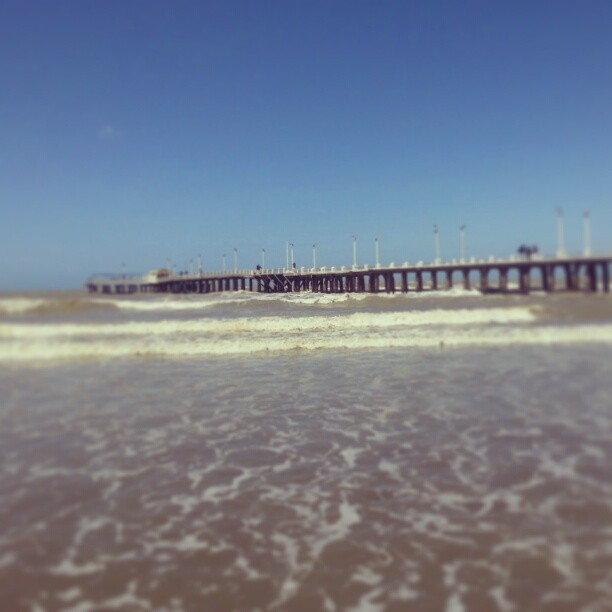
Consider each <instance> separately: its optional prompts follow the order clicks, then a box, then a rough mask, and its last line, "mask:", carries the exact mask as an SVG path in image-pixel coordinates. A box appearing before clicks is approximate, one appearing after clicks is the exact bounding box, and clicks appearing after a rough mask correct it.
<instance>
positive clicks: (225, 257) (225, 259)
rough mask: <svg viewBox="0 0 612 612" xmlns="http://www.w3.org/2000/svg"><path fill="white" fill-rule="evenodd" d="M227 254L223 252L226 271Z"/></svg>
mask: <svg viewBox="0 0 612 612" xmlns="http://www.w3.org/2000/svg"><path fill="white" fill-rule="evenodd" d="M226 264H227V254H226V253H223V272H225V269H226V267H227V265H226Z"/></svg>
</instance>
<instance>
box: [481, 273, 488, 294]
mask: <svg viewBox="0 0 612 612" xmlns="http://www.w3.org/2000/svg"><path fill="white" fill-rule="evenodd" d="M488 290H489V270H488V269H487V268H480V293H486V292H487V291H488Z"/></svg>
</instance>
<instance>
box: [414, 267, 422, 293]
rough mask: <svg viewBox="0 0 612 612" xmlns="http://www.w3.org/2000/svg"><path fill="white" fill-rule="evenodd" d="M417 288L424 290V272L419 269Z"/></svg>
mask: <svg viewBox="0 0 612 612" xmlns="http://www.w3.org/2000/svg"><path fill="white" fill-rule="evenodd" d="M415 276H416V290H417V291H423V273H422V272H421V271H420V270H419V271H418V272H417V273H416V274H415Z"/></svg>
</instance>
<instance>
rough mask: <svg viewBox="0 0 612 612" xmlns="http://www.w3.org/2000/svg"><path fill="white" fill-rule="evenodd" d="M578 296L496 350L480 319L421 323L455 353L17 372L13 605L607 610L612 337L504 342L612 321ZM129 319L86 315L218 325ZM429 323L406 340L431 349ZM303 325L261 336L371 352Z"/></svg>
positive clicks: (5, 379)
mask: <svg viewBox="0 0 612 612" xmlns="http://www.w3.org/2000/svg"><path fill="white" fill-rule="evenodd" d="M460 299H463V298H460ZM486 299H487V298H478V299H477V301H476V303H472V304H471V308H472V310H473V309H474V308H482V307H483V306H482V302H483V300H486ZM389 303H390V302H389V301H385V302H384V304H385V305H384V306H381V309H380V310H381V312H383V311H384V312H386V311H387V310H389V306H388V304H389ZM571 303H572V304H577V305H578V306H572V307H571V308H568V307H567V305H566V304H565V303H564V302H563V300H562V299H561V298H560V299H559V300H557V301H554V300H553V301H548V302H547V301H545V299H543V300H539V301H537V300H536V302H534V303H533V304H530V306H538V308H540V310H541V311H542V310H545V311H546V313H548V314H545V316H544V320H543V321H542V322H540V323H535V327H532V326H533V325H534V323H531V322H529V321H526V322H522V320H519V319H518V318H517V319H516V320H514V319H512V320H510V319H509V322H507V323H502V322H500V321H501V319H500V321H497V322H493V323H483V324H482V325H480V330H481V332H482V333H483V334H492V333H493V332H495V333H497V334H499V336H500V344H499V345H486V346H479V345H477V344H476V345H474V344H470V345H457V346H449V344H448V343H449V342H450V341H451V339H452V338H454V337H455V336H454V335H453V334H459V335H460V336H461V334H464V333H465V325H459V324H455V323H453V324H452V325H450V324H447V325H444V324H443V323H442V322H441V321H438V322H437V323H435V324H434V327H431V326H430V325H429V324H425V323H423V326H425V327H426V328H427V329H429V330H432V329H433V330H436V331H437V333H439V334H442V335H444V334H446V335H444V337H445V338H446V343H445V344H443V345H442V346H439V345H436V346H424V347H418V346H416V347H412V348H411V347H406V346H402V347H394V346H389V347H387V348H383V349H380V348H378V349H377V348H355V347H353V348H352V349H350V350H346V349H344V350H343V349H338V348H331V349H322V348H318V349H313V350H311V349H307V348H302V349H293V350H290V351H272V352H268V353H265V352H264V353H262V352H259V351H258V352H256V353H253V354H244V355H241V354H235V353H231V354H227V355H210V354H200V355H197V356H189V355H174V356H173V357H172V358H169V357H167V356H166V357H163V356H154V355H146V356H142V355H140V356H139V355H138V354H132V355H131V356H124V357H121V358H108V357H104V358H99V357H98V358H92V357H91V356H90V357H87V358H85V359H83V358H81V357H78V358H76V357H73V358H66V357H63V358H61V359H50V358H48V357H47V358H45V359H43V360H38V361H37V360H34V361H27V362H22V361H20V360H5V362H4V363H2V364H1V367H0V502H1V503H0V600H1V601H2V609H6V610H110V609H124V610H149V609H155V610H272V609H278V610H304V611H306V610H309V611H310V610H351V609H354V610H448V611H450V612H454V611H459V610H550V611H557V610H572V611H573V610H594V611H595V610H597V611H598V610H608V609H610V607H609V602H610V601H612V475H611V473H610V465H612V399H611V393H612V384H611V383H610V363H611V360H610V358H611V356H612V346H611V344H610V343H608V342H581V341H579V338H578V339H574V340H573V341H572V342H567V341H566V342H558V343H557V342H554V341H547V342H542V343H535V344H533V343H532V344H529V343H527V344H524V343H516V344H504V338H505V337H506V336H507V335H512V334H515V333H517V332H516V330H517V329H518V328H520V329H521V330H522V331H521V333H525V334H530V333H539V332H538V329H539V328H540V327H545V328H547V329H548V328H549V327H550V326H551V318H552V321H553V323H552V324H554V325H553V327H554V329H557V328H559V329H561V328H563V327H565V326H567V325H569V326H570V327H572V326H573V325H574V323H576V327H574V328H573V329H574V331H575V330H576V329H583V327H582V326H583V325H584V324H585V323H588V324H589V325H591V326H592V325H595V326H596V327H597V326H601V329H602V330H605V329H606V325H607V317H608V310H607V309H608V306H607V305H606V304H607V303H606V302H592V301H591V302H588V301H587V302H585V301H579V302H571ZM402 304H403V303H402ZM419 304H421V302H419ZM454 304H455V306H453V305H452V304H451V305H450V306H444V307H443V308H444V309H446V310H448V312H449V313H453V312H454V313H455V314H454V315H451V314H449V315H448V321H451V320H452V317H453V316H455V317H457V316H458V315H457V312H459V311H461V312H463V311H464V310H465V308H464V304H463V303H461V304H459V305H457V302H455V303H454ZM435 306H436V308H439V304H438V303H436V305H435ZM468 306H470V304H468ZM515 306H516V304H515V303H514V301H513V302H512V303H509V304H508V305H507V308H514V307H515ZM519 306H520V304H519ZM331 307H332V308H335V307H334V306H333V305H331ZM368 307H369V308H370V310H372V311H374V312H375V311H376V308H375V307H374V306H372V305H371V304H369V305H368ZM402 307H403V306H402ZM484 307H485V308H489V306H488V305H487V306H484ZM239 308H244V307H243V306H239ZM246 308H247V309H252V308H261V306H260V305H256V306H253V305H251V306H246ZM272 308H273V310H272V311H271V309H270V308H268V309H266V310H265V313H263V314H261V313H257V312H255V313H254V312H253V310H247V315H248V316H249V317H260V318H261V317H262V316H263V317H268V316H270V315H271V314H272V315H274V316H277V315H279V312H281V311H282V309H283V308H285V307H284V306H282V307H281V306H278V305H275V306H273V307H272ZM297 308H298V310H297V315H295V316H299V317H301V318H308V317H309V316H313V317H314V316H320V317H328V316H341V315H342V314H343V313H344V314H350V313H349V312H348V311H347V312H346V313H345V312H344V311H341V310H340V308H344V309H345V310H346V309H347V308H348V309H349V310H350V311H351V312H352V311H353V310H357V311H359V313H360V312H361V310H360V309H359V307H358V306H356V305H350V306H347V305H346V304H345V305H343V306H342V305H340V306H338V307H337V308H336V309H335V310H333V311H332V312H328V309H329V308H330V305H326V304H323V305H321V308H319V309H314V310H313V313H312V315H309V314H308V312H307V308H308V306H307V305H298V306H297ZM495 308H498V306H495ZM274 309H276V310H274ZM210 310H211V309H208V310H207V313H208V312H209V311H210ZM212 310H215V309H214V308H213V309H212ZM391 310H392V311H397V310H399V309H398V308H395V309H393V308H391ZM419 310H424V311H428V310H431V308H430V309H427V308H425V307H422V306H418V307H417V308H416V309H415V308H411V309H410V311H411V312H412V311H419ZM315 311H316V312H315ZM155 312H157V311H155ZM551 313H552V314H551ZM32 316H35V317H40V316H41V315H40V312H39V313H37V314H35V315H32ZM46 316H49V317H57V316H58V315H57V309H55V313H54V314H52V315H46ZM82 316H83V315H82V314H79V315H78V317H82ZM126 316H127V315H126V314H125V312H124V311H122V312H121V314H120V315H119V314H118V315H117V317H116V318H115V319H112V318H111V319H109V313H108V311H107V310H105V311H104V313H102V312H100V313H96V314H95V315H92V314H90V315H87V317H88V318H87V320H86V321H85V322H88V323H93V322H95V323H96V324H101V323H102V322H103V323H104V324H106V323H108V322H109V321H110V322H114V324H115V325H120V324H122V323H125V322H132V323H134V322H146V323H147V325H149V324H152V323H156V324H157V323H160V324H162V323H163V325H167V322H168V321H169V320H171V321H174V322H177V321H178V322H179V323H185V324H186V325H188V326H191V327H189V331H188V332H185V333H186V334H187V333H188V334H190V338H191V339H192V341H195V338H196V337H195V336H194V334H198V333H199V334H202V338H204V337H207V336H206V334H208V333H210V332H209V331H206V330H204V331H202V330H200V328H196V327H193V324H194V320H196V319H197V320H201V319H202V317H203V316H204V315H203V314H202V313H201V312H199V311H198V313H197V314H193V313H191V312H189V313H186V312H185V311H183V310H180V311H176V312H175V311H172V313H170V314H168V313H165V314H163V315H161V314H159V313H158V312H157V314H155V313H153V314H152V313H151V312H149V311H147V312H145V313H144V314H143V313H141V312H140V311H138V313H137V314H136V315H130V316H129V317H128V318H126ZM228 316H229V318H235V317H236V316H237V315H235V313H233V314H230V315H228ZM402 316H403V315H402ZM418 316H419V315H415V318H414V319H411V321H412V323H410V324H408V322H407V320H406V319H401V320H400V323H401V325H400V324H398V323H397V321H395V320H393V321H395V322H393V321H392V325H391V327H390V328H389V330H387V331H388V332H389V333H390V334H391V335H392V336H394V337H397V336H401V337H404V336H405V337H410V338H412V337H413V336H410V335H409V334H413V333H416V331H415V329H416V327H415V326H416V323H415V322H418V321H420V319H418ZM462 316H463V315H462ZM538 316H540V315H538ZM205 317H213V315H211V314H206V315H205ZM219 317H220V315H219V313H218V312H217V314H214V317H213V318H219ZM547 317H548V318H547ZM221 318H223V317H221ZM294 318H295V317H294ZM9 320H10V322H11V323H10V324H11V325H13V326H19V325H22V324H23V325H33V324H34V323H36V324H40V325H41V326H43V327H45V328H47V327H48V326H49V325H55V324H56V323H57V321H56V319H53V320H51V319H46V320H40V318H39V319H37V320H36V321H34V322H32V320H31V319H30V318H28V320H25V319H24V320H17V319H15V318H11V319H9ZM380 320H381V321H387V319H384V318H381V319H380ZM468 320H469V317H468V318H466V321H468ZM79 321H80V319H79ZM79 321H77V316H76V315H74V314H70V315H68V317H67V318H64V319H62V321H60V322H61V323H64V324H65V323H67V322H72V323H75V322H77V323H78V322H79ZM359 321H361V319H358V322H359ZM366 323H367V326H366V327H365V328H362V327H358V328H357V329H358V330H362V329H366V330H369V331H368V333H374V332H372V330H371V329H370V327H371V326H370V322H369V321H366ZM300 325H301V326H302V331H301V332H300V331H296V330H294V329H291V330H290V329H289V327H287V328H286V330H285V332H283V331H282V330H279V328H278V326H277V324H276V323H274V324H272V323H270V322H269V321H268V322H267V323H266V324H265V326H263V327H262V330H263V331H260V333H261V334H264V336H265V337H266V338H274V337H276V336H277V335H278V334H282V333H285V334H287V336H291V337H293V336H295V335H296V334H297V335H298V336H299V335H300V334H302V335H304V334H306V335H307V336H308V338H309V339H310V341H312V342H315V341H316V342H318V341H319V340H320V337H321V335H325V334H332V335H333V334H341V335H344V336H346V337H347V338H348V339H349V340H350V339H353V340H354V339H355V337H356V335H355V334H356V332H355V330H354V329H353V327H354V325H355V324H354V323H351V326H342V325H340V326H339V324H337V323H336V322H334V325H335V327H334V326H331V327H329V329H328V331H327V332H325V331H323V332H322V331H321V330H320V328H319V327H318V326H315V328H314V329H313V330H309V329H306V327H305V324H304V323H300ZM359 325H361V323H359ZM419 325H420V323H419ZM466 325H468V328H467V329H469V330H470V333H478V329H477V328H476V327H475V326H474V325H475V324H474V323H469V324H466ZM523 326H524V328H523ZM451 328H452V329H451ZM24 329H25V328H24ZM28 329H30V328H28ZM104 329H105V328H104ZM159 329H160V333H161V336H158V341H159V342H162V341H163V342H167V343H170V342H174V340H175V335H176V333H179V334H180V333H182V332H181V331H180V330H179V331H178V332H177V331H176V329H175V328H171V329H172V331H171V332H168V334H166V335H164V334H165V332H163V333H162V330H164V329H170V328H167V327H164V328H161V327H160V328H159ZM202 329H204V328H202ZM237 329H238V328H234V327H228V328H227V329H226V330H225V331H224V332H223V334H226V335H231V334H235V333H239V334H242V333H244V332H243V330H242V328H240V329H239V330H238V331H236V330H237ZM418 329H420V327H418ZM598 329H599V328H598ZM198 330H200V331H198ZM31 331H32V330H31ZM35 331H36V330H34V331H32V334H33V333H34V332H35ZM29 333H30V332H28V334H29ZM36 333H38V332H36ZM41 333H42V331H41ZM62 333H63V332H62ZM79 333H81V334H83V333H84V332H82V331H81V332H79ZM96 333H100V334H101V333H102V332H101V331H100V330H99V329H97V331H96ZM104 333H107V334H110V332H108V331H107V332H104ZM126 333H127V332H126ZM380 333H381V334H382V333H383V332H382V331H381V332H380ZM602 333H604V334H605V331H604V332H602ZM122 334H123V332H122ZM309 334H310V335H309ZM421 336H422V334H421V332H418V333H416V335H415V336H414V338H417V339H418V338H420V337H421ZM23 337H24V339H23V342H24V343H29V342H31V340H30V336H29V335H24V336H23ZM138 337H139V336H138ZM211 337H212V338H213V339H214V340H215V341H220V340H222V339H225V335H224V336H223V337H221V336H216V335H214V336H211ZM461 337H463V336H461ZM521 337H522V336H521ZM20 338H21V337H20ZM41 338H42V336H38V335H37V336H36V342H42V340H41ZM96 338H97V337H96ZM104 338H105V340H104V341H105V342H109V343H111V344H112V343H113V342H115V341H114V340H112V338H111V337H110V335H109V336H108V337H107V336H104ZM109 338H111V339H109ZM120 338H121V339H122V340H121V342H123V341H124V339H125V338H129V342H131V343H133V342H134V338H133V336H130V335H129V334H127V335H125V336H124V335H121V336H120ZM159 338H161V340H159ZM241 338H242V336H241ZM546 338H549V336H546ZM60 340H61V342H62V343H63V342H65V341H66V340H65V338H64V336H63V335H62V336H60V338H59V339H58V337H57V336H55V335H53V336H46V340H45V341H46V342H48V343H51V344H53V343H59V342H60ZM17 341H19V342H21V341H22V340H21V339H19V340H15V339H14V338H13V339H7V340H6V342H13V343H14V342H17ZM89 341H90V340H87V338H86V337H85V336H83V335H81V336H79V335H78V334H77V336H76V337H75V338H73V339H72V340H71V342H81V343H82V342H89ZM93 341H94V340H91V342H93ZM96 341H101V340H99V339H98V340H96ZM201 341H202V342H204V340H201ZM126 342H127V341H126ZM112 345H113V346H114V344H112ZM71 346H72V345H71ZM122 346H123V345H122ZM130 346H131V345H130ZM138 346H140V345H138ZM11 350H13V349H11ZM6 354H7V355H8V354H9V353H8V352H7V353H6ZM10 354H12V353H10Z"/></svg>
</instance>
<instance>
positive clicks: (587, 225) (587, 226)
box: [583, 210, 591, 257]
mask: <svg viewBox="0 0 612 612" xmlns="http://www.w3.org/2000/svg"><path fill="white" fill-rule="evenodd" d="M583 223H584V226H583V229H584V256H585V257H589V256H590V255H591V213H590V212H589V211H588V210H585V211H584V221H583Z"/></svg>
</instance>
